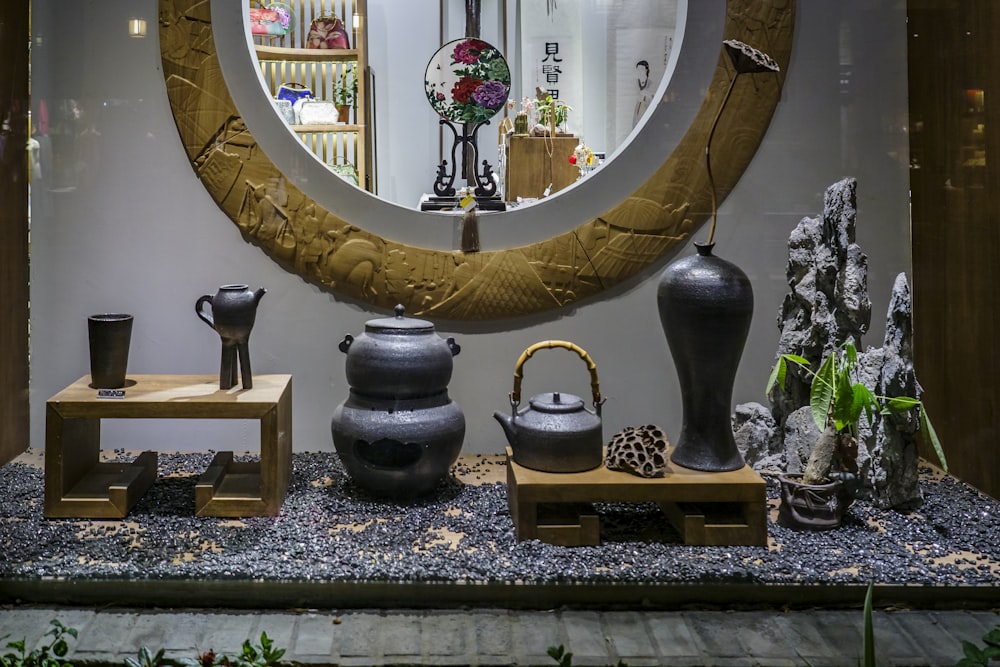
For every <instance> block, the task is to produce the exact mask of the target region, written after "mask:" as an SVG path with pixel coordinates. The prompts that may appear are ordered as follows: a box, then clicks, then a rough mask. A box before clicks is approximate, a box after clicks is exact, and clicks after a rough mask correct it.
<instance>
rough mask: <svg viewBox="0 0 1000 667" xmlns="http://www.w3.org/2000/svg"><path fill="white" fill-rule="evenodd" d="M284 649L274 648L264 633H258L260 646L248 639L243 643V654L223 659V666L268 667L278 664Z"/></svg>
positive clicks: (272, 642) (271, 641)
mask: <svg viewBox="0 0 1000 667" xmlns="http://www.w3.org/2000/svg"><path fill="white" fill-rule="evenodd" d="M283 655H285V649H283V648H275V647H274V641H273V640H271V639H270V638H269V637H268V636H267V633H266V632H262V633H260V644H254V643H252V642H251V641H250V640H249V639H247V640H246V641H244V642H243V652H242V653H240V655H238V656H236V657H235V658H233V659H228V658H223V664H225V665H229V666H230V667H270V666H271V665H276V664H278V661H279V660H281V656H283Z"/></svg>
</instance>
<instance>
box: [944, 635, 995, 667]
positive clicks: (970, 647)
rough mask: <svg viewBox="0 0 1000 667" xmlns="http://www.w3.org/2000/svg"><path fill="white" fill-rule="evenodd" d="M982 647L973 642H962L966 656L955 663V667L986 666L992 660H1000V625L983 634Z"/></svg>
mask: <svg viewBox="0 0 1000 667" xmlns="http://www.w3.org/2000/svg"><path fill="white" fill-rule="evenodd" d="M983 643H985V644H986V646H983V647H982V648H980V647H978V646H976V645H975V644H973V643H972V642H969V641H963V642H962V653H964V654H965V657H964V658H962V659H961V660H959V661H958V662H957V663H955V667H986V666H987V665H988V664H989V663H990V662H991V661H992V662H1000V625H997V626H996V627H995V628H993V629H992V630H990V631H989V632H987V633H986V634H985V635H983Z"/></svg>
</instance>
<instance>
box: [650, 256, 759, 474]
mask: <svg viewBox="0 0 1000 667" xmlns="http://www.w3.org/2000/svg"><path fill="white" fill-rule="evenodd" d="M695 247H696V248H697V250H698V253H697V254H696V255H691V256H689V257H685V258H683V259H680V260H678V261H676V262H674V263H673V264H671V265H670V266H668V267H667V268H666V269H665V270H664V271H663V273H662V274H661V276H660V282H659V286H658V288H657V292H656V299H657V305H658V307H659V311H660V322H661V323H662V325H663V332H664V333H665V334H666V337H667V344H668V345H669V346H670V353H671V354H672V356H673V359H674V366H675V367H676V368H677V377H678V380H679V381H680V385H681V399H682V401H683V407H684V422H683V426H682V427H681V434H680V437H679V438H678V439H677V445H676V447H675V448H674V451H673V454H672V455H671V457H670V460H671V461H673V462H674V463H676V464H678V465H681V466H684V467H685V468H692V469H694V470H705V471H711V472H721V471H725V470H738V469H739V468H742V467H743V466H744V461H743V457H742V456H741V455H740V452H739V450H738V449H737V448H736V441H735V439H734V438H733V430H732V425H731V424H732V420H731V415H732V399H733V382H734V381H735V379H736V369H737V367H738V366H739V363H740V357H741V356H742V354H743V345H744V344H745V343H746V339H747V334H748V333H749V331H750V320H751V319H752V317H753V289H752V288H751V286H750V279H749V278H747V275H746V274H745V273H743V271H742V270H740V268H739V267H738V266H736V265H735V264H731V263H730V262H727V261H726V260H724V259H720V258H718V257H716V256H714V255H713V254H712V248H713V245H711V244H705V245H702V244H695Z"/></svg>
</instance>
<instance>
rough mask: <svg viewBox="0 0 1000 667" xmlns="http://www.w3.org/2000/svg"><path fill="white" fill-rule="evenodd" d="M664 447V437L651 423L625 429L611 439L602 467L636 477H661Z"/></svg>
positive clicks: (665, 446) (665, 459)
mask: <svg viewBox="0 0 1000 667" xmlns="http://www.w3.org/2000/svg"><path fill="white" fill-rule="evenodd" d="M668 446H669V443H668V441H667V436H666V434H665V433H664V432H663V429H661V428H660V427H658V426H656V425H655V424H646V425H645V426H626V427H625V428H623V429H622V430H621V431H619V432H618V433H616V434H615V435H613V436H612V437H611V441H610V442H609V443H608V450H607V455H606V456H605V458H604V465H605V466H607V467H608V468H609V469H611V470H618V471H622V472H628V473H632V474H633V475H638V476H639V477H647V478H649V477H662V476H663V474H664V473H665V472H666V469H667V447H668Z"/></svg>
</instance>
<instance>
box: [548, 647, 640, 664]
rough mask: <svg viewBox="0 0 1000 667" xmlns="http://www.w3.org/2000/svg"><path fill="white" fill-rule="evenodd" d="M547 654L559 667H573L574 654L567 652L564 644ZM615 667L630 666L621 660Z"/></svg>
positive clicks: (553, 648) (549, 650)
mask: <svg viewBox="0 0 1000 667" xmlns="http://www.w3.org/2000/svg"><path fill="white" fill-rule="evenodd" d="M545 652H546V653H547V654H548V655H549V657H550V658H552V659H553V660H555V661H556V664H557V665H559V667H573V653H572V652H571V651H567V650H566V648H565V647H564V646H563V645H562V644H560V645H559V646H550V647H549V648H548V649H546V651H545ZM615 667H628V665H627V664H626V663H625V661H624V660H619V661H618V662H617V663H615Z"/></svg>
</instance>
